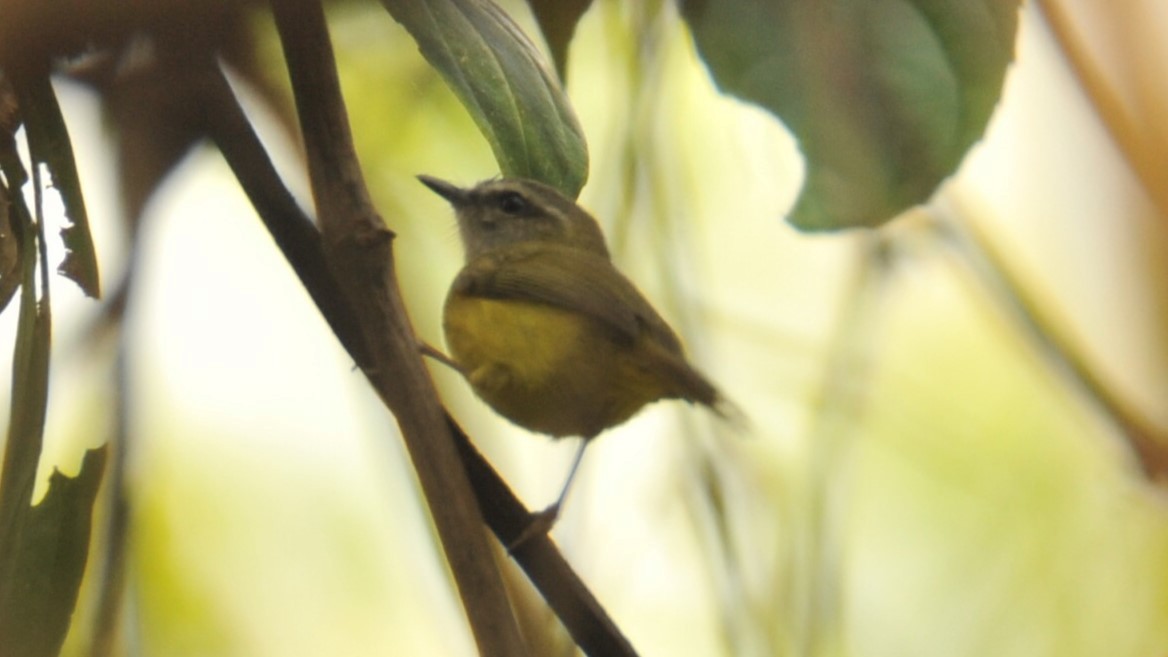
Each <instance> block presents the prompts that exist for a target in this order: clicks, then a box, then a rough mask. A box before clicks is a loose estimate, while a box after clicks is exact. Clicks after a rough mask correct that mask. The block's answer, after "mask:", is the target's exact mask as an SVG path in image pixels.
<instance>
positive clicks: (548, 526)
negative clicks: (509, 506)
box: [507, 438, 588, 552]
mask: <svg viewBox="0 0 1168 657" xmlns="http://www.w3.org/2000/svg"><path fill="white" fill-rule="evenodd" d="M587 447H588V439H587V438H581V439H580V448H579V449H578V450H576V458H574V459H573V460H572V467H571V469H569V470H568V478H567V480H565V481H564V487H563V488H561V489H560V494H559V496H558V497H556V501H555V502H553V503H552V505H551V506H549V507H548V508H546V509H544V510H543V511H539V512H538V513H533V514H531V520H530V522H528V523H527V527H524V528H523V531H522V532H520V534H519V536H517V537H516V538H515V540H513V541H511V542H510V543H508V544H507V552H514V551H515V550H516V549H517V548H519V547H520V546H521V545H523V544H524V543H526V542H527V541H529V540H531V539H532V538H533V537H535V536H539V535H541V534H546V533H548V532H550V531H551V530H552V527H553V526H554V525H555V524H556V520H557V519H558V518H559V517H560V507H561V506H563V504H564V498H566V497H568V489H569V488H571V487H572V480H573V479H575V478H576V471H577V470H579V469H580V461H582V460H584V450H585V448H587Z"/></svg>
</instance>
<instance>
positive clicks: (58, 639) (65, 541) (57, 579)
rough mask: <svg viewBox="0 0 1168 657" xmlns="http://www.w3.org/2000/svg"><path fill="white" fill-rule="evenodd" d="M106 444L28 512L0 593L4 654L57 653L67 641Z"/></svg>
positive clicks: (0, 649) (54, 479)
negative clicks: (79, 470) (12, 566)
mask: <svg viewBox="0 0 1168 657" xmlns="http://www.w3.org/2000/svg"><path fill="white" fill-rule="evenodd" d="M106 452H107V448H106V447H104V446H103V447H100V448H98V449H91V450H89V451H87V452H86V453H85V458H84V460H83V461H82V463H81V472H80V473H79V474H78V475H77V476H76V477H73V478H69V477H66V476H65V475H63V474H61V472H60V471H55V472H53V474H52V476H51V477H50V479H49V491H48V493H46V495H45V498H44V499H43V500H42V501H41V503H40V504H38V505H36V506H35V507H32V508H31V509H29V511H28V513H27V514H25V517H26V519H27V522H26V524H25V525H24V526H23V527H22V528H21V532H20V538H21V540H20V544H19V546H18V547H17V551H16V552H15V553H14V554H13V555H12V557H13V560H14V567H15V571H14V572H13V576H12V577H9V578H6V579H5V580H4V587H3V592H2V593H0V637H3V644H2V645H0V657H8V656H10V655H11V656H13V657H17V656H18V657H55V656H56V655H57V654H58V653H59V652H60V650H61V645H62V644H63V643H64V642H65V635H66V634H67V633H68V631H69V623H70V619H71V618H72V615H73V609H74V607H75V606H76V604H77V592H78V590H79V589H80V588H81V579H82V577H83V575H84V574H85V561H86V558H87V557H88V554H89V535H90V528H91V526H92V519H93V503H94V500H96V499H97V492H98V489H99V487H100V485H101V479H102V474H103V473H104V471H105V460H106Z"/></svg>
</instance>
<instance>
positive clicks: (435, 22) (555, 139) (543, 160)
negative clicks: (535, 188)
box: [381, 0, 588, 198]
mask: <svg viewBox="0 0 1168 657" xmlns="http://www.w3.org/2000/svg"><path fill="white" fill-rule="evenodd" d="M381 1H382V4H383V5H385V7H386V9H388V10H389V13H390V14H392V15H393V17H394V19H396V20H397V21H398V22H399V23H401V24H402V25H404V26H405V28H406V30H408V31H409V32H410V34H411V35H413V37H414V40H416V41H417V42H418V48H419V49H420V50H421V51H422V55H423V56H424V57H425V58H426V60H427V61H429V62H430V65H431V66H433V67H434V68H435V69H437V70H438V72H439V73H441V74H442V76H443V77H444V78H445V79H446V82H447V84H449V85H450V87H451V88H452V89H453V90H454V93H455V94H457V95H458V97H459V99H460V100H461V101H462V104H463V105H464V106H466V108H467V111H469V112H470V114H471V116H472V117H473V118H474V120H475V123H477V124H478V126H479V130H481V131H482V133H483V135H484V136H485V137H486V138H487V142H488V143H490V145H491V149H492V150H493V151H494V153H495V159H496V160H498V162H499V168H500V169H501V170H502V172H503V175H505V176H508V177H523V178H533V179H535V180H539V181H541V182H544V183H547V184H549V185H551V186H552V187H555V188H556V189H558V190H560V191H561V192H563V193H564V194H565V195H567V196H569V197H570V198H575V197H576V196H577V195H578V194H579V192H580V188H581V187H583V186H584V181H585V180H586V179H587V177H588V150H587V146H586V145H585V143H584V134H583V132H582V130H581V129H580V125H579V123H578V122H577V121H576V115H575V113H574V112H573V111H572V107H571V105H569V103H568V99H567V97H566V96H565V95H564V93H563V90H562V89H561V88H560V85H559V83H558V82H557V81H556V79H555V76H554V74H552V73H551V71H549V70H548V68H547V65H546V64H545V62H544V60H543V57H542V56H541V55H540V53H539V51H538V50H536V48H535V46H533V45H532V44H531V41H529V40H528V39H527V37H526V36H525V35H524V34H523V32H521V31H520V30H519V27H518V26H516V25H515V23H514V22H513V21H512V20H511V18H510V17H509V16H507V14H506V13H504V12H503V10H502V9H500V8H499V7H498V6H496V5H495V4H494V3H493V2H491V1H490V0H381Z"/></svg>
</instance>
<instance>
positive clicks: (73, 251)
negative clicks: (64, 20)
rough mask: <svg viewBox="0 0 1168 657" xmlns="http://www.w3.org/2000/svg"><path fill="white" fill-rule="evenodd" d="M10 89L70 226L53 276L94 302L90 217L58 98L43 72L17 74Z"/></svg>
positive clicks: (97, 287)
mask: <svg viewBox="0 0 1168 657" xmlns="http://www.w3.org/2000/svg"><path fill="white" fill-rule="evenodd" d="M12 84H13V87H14V88H15V90H16V97H17V100H18V102H19V105H20V114H21V118H22V119H23V121H24V126H25V129H26V130H27V131H28V146H29V151H30V153H31V155H32V159H33V162H34V163H36V164H37V165H39V164H41V163H44V164H45V165H46V166H47V167H48V169H49V172H50V174H51V175H52V177H53V185H54V187H55V188H56V189H57V192H58V193H59V194H60V195H61V201H62V203H63V204H64V206H65V216H66V218H67V219H68V220H69V222H70V223H69V225H67V226H66V227H65V228H63V229H62V230H61V239H62V240H63V241H64V243H65V259H64V260H63V261H62V262H61V265H60V267H58V271H59V272H60V273H61V274H63V275H65V276H67V277H68V278H70V279H72V280H73V281H74V282H75V283H77V285H78V286H80V287H81V290H82V291H84V292H85V294H87V295H89V296H91V297H94V298H97V297H98V296H100V294H101V285H100V282H99V280H98V274H97V257H96V255H95V253H94V248H93V237H92V236H91V235H90V233H89V217H88V215H87V214H86V211H85V198H84V196H83V195H82V193H81V180H80V178H79V177H78V175H77V163H76V162H75V161H74V159H73V144H72V142H71V141H70V139H69V130H68V128H67V127H66V126H65V117H64V116H62V114H61V107H60V105H58V104H57V96H56V94H55V93H54V92H53V86H52V84H51V83H50V82H49V72H48V68H47V67H45V68H44V69H43V70H33V71H21V72H20V74H19V75H13V80H12Z"/></svg>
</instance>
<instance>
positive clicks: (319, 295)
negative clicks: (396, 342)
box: [203, 59, 636, 657]
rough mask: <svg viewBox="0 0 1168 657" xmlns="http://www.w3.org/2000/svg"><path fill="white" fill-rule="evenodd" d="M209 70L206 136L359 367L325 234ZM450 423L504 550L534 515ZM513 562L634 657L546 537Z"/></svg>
mask: <svg viewBox="0 0 1168 657" xmlns="http://www.w3.org/2000/svg"><path fill="white" fill-rule="evenodd" d="M207 65H208V70H207V75H208V81H207V84H206V85H205V86H204V89H203V91H204V99H205V101H206V102H205V105H204V107H205V109H206V112H207V117H206V119H207V132H208V135H209V136H210V138H211V139H212V140H213V141H214V142H215V143H216V145H217V146H218V147H219V149H220V150H221V152H222V153H223V155H224V157H225V159H226V160H227V163H228V165H229V166H230V167H231V169H232V171H233V172H234V173H235V175H236V177H237V178H238V180H239V181H240V185H241V186H242V188H243V190H244V192H245V193H246V194H247V196H248V198H249V199H250V200H251V202H252V204H253V205H254V207H255V208H256V211H257V213H258V214H259V215H260V218H261V220H262V221H263V223H264V225H265V227H266V228H267V229H268V230H269V231H270V232H271V233H272V236H273V238H274V239H275V241H276V243H277V245H278V246H279V248H280V251H281V252H282V253H283V254H284V256H285V258H287V259H288V262H289V264H290V265H291V266H292V269H293V271H295V273H296V275H297V276H298V277H299V279H300V281H301V282H302V283H303V285H304V286H305V288H306V289H307V290H308V292H309V294H310V295H311V296H312V298H313V300H314V301H315V302H316V304H317V306H318V308H319V309H320V311H321V313H322V314H323V315H324V317H325V319H326V321H328V323H329V325H330V326H331V327H332V328H333V330H334V331H335V332H336V333H337V335H338V338H339V339H340V341H341V343H342V345H343V346H344V347H345V348H346V349H347V350H348V352H349V354H350V355H351V356H352V357H353V358H354V360H356V361H357V362H359V363H360V362H366V361H367V360H368V356H367V355H365V356H362V354H363V353H366V352H365V350H366V348H365V346H364V343H363V342H361V341H359V340H356V339H355V337H354V336H359V335H360V331H359V324H358V323H357V320H356V314H355V313H354V312H353V311H352V309H350V308H349V307H348V304H347V302H344V300H343V298H342V297H341V295H340V291H339V290H340V287H339V285H338V283H337V282H336V280H335V278H334V277H333V274H332V271H331V270H330V269H328V267H327V266H325V265H324V251H323V247H322V245H321V237H320V233H319V232H318V231H317V230H316V227H315V226H313V225H312V223H311V221H310V220H309V219H308V217H307V216H305V215H304V213H303V212H302V211H301V210H300V208H299V206H297V205H296V203H295V200H294V199H293V197H292V194H291V193H290V192H289V191H288V189H287V188H286V187H285V185H284V183H283V181H282V180H281V179H280V176H279V174H278V173H277V172H276V169H275V167H274V166H273V165H272V162H271V160H270V158H269V157H268V155H267V153H266V152H265V151H264V148H263V144H262V143H261V142H260V140H259V137H258V136H257V135H256V133H255V131H254V130H253V129H252V127H251V125H250V123H249V122H248V120H247V118H246V116H245V115H244V113H243V110H242V108H240V107H239V103H238V102H237V101H236V99H235V97H234V95H233V94H232V92H231V90H230V87H229V86H228V85H227V82H226V80H225V79H224V78H223V77H222V74H221V73H220V72H219V71H218V69H217V68H215V67H214V64H213V62H211V60H210V59H208V60H207ZM346 336H348V337H346ZM446 420H447V422H448V423H449V426H450V429H451V431H452V432H453V434H454V437H455V442H456V445H457V447H458V451H459V456H460V457H461V460H462V462H463V465H464V467H465V468H466V469H467V473H468V475H469V477H470V482H471V485H472V486H473V488H474V491H475V496H476V498H477V499H478V500H479V506H480V509H481V511H482V514H483V516H484V519H485V520H486V522H487V525H488V526H489V527H490V528H491V530H492V531H493V532H494V534H495V535H496V536H497V537H498V538H499V540H500V542H501V543H502V544H503V545H508V544H510V543H512V542H513V541H514V540H515V538H516V537H517V536H519V534H520V533H521V532H522V531H523V529H524V528H525V527H526V526H527V523H528V522H529V519H530V517H531V515H530V512H529V511H528V510H527V509H526V508H525V507H524V506H523V504H522V503H521V502H520V501H519V500H518V498H516V497H515V495H514V494H513V493H512V492H511V490H510V489H509V488H508V487H507V485H506V484H505V483H504V482H503V480H502V479H501V478H500V477H499V475H498V473H496V472H495V471H494V470H493V469H492V468H491V466H490V464H489V463H487V461H486V460H485V459H484V458H483V457H482V455H481V454H480V453H479V452H478V451H477V450H476V449H475V448H474V446H473V445H472V444H471V442H470V440H469V439H468V438H467V436H466V434H465V433H464V432H463V431H462V429H461V428H460V427H458V425H457V424H455V423H454V421H453V420H452V419H450V418H449V416H447V417H446ZM512 556H513V557H514V559H515V560H516V562H517V563H518V564H519V566H520V567H521V568H522V569H523V570H524V572H525V573H526V574H527V576H528V578H529V579H530V580H531V582H532V583H533V584H534V585H535V587H536V589H538V590H539V591H540V593H541V594H542V595H543V596H544V598H545V599H546V600H547V601H548V604H549V606H550V607H551V608H552V610H553V611H554V612H555V613H556V615H557V616H558V617H559V618H560V621H561V622H562V623H563V624H564V626H565V628H567V630H568V632H569V633H570V634H571V635H572V637H573V639H575V641H576V643H577V644H578V645H579V646H580V648H581V649H582V650H584V652H585V653H586V654H588V655H591V656H592V657H600V656H602V655H604V656H609V655H611V656H613V657H635V655H636V652H635V651H634V650H633V648H632V646H631V645H630V644H629V642H628V640H627V639H626V638H625V637H624V636H623V635H622V634H621V632H620V629H619V628H617V626H616V625H615V624H614V623H613V622H612V620H611V619H610V618H609V617H608V615H607V614H606V613H605V611H604V609H603V608H602V607H601V606H600V604H599V602H597V600H596V598H595V597H594V596H593V595H592V593H591V592H590V591H589V590H588V588H587V587H586V586H585V585H584V583H583V582H582V581H581V580H580V578H579V577H578V576H577V575H576V573H575V572H573V571H572V569H571V566H569V565H568V563H567V561H565V560H564V558H563V556H562V555H561V554H560V553H559V551H558V550H557V549H556V546H555V544H554V543H553V542H552V541H551V540H550V539H549V538H548V537H546V536H540V537H536V538H533V539H532V540H530V541H528V542H526V543H524V545H523V546H522V548H521V549H519V550H517V551H516V553H515V554H513V555H512Z"/></svg>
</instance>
